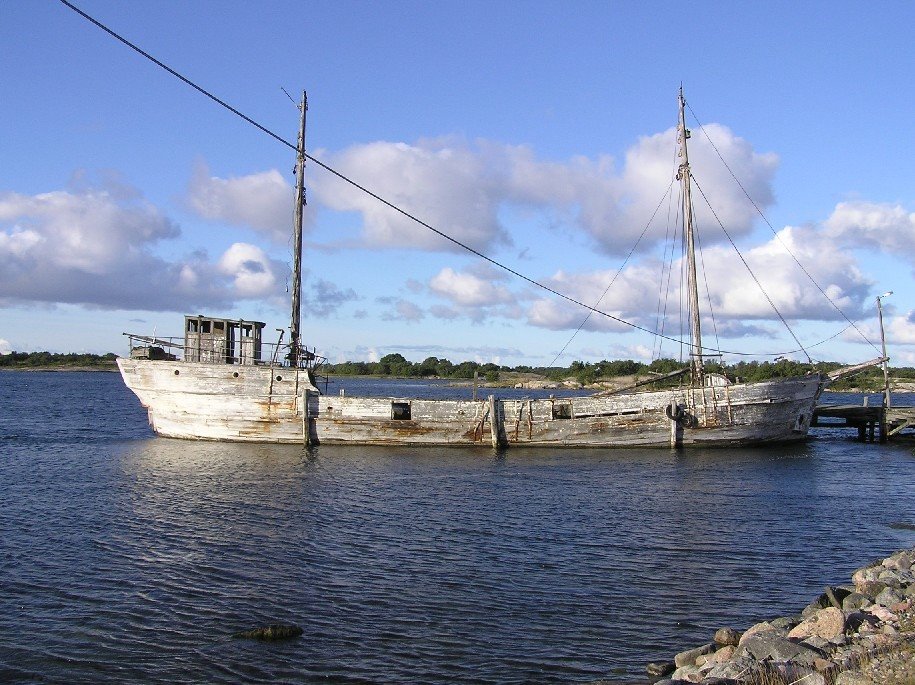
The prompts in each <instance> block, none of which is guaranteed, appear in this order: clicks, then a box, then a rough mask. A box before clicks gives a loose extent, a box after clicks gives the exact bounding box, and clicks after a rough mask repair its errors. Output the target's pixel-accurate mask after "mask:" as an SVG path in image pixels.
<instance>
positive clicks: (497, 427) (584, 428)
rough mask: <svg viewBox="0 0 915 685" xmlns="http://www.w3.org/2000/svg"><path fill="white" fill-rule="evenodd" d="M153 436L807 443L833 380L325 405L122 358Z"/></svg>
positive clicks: (232, 379)
mask: <svg viewBox="0 0 915 685" xmlns="http://www.w3.org/2000/svg"><path fill="white" fill-rule="evenodd" d="M118 366H119V368H120V371H121V375H122V377H123V379H124V382H125V383H126V385H127V387H128V388H130V390H132V391H133V392H134V393H135V394H136V395H137V397H138V398H139V399H140V402H141V404H142V405H143V406H144V407H146V409H147V411H148V413H149V422H150V425H151V427H152V429H153V431H154V432H155V433H156V434H158V435H161V436H164V437H171V438H181V439H191V440H218V441H230V442H255V443H290V444H351V445H430V446H447V445H456V446H461V445H464V446H473V445H476V446H484V447H485V446H489V447H515V446H523V445H529V446H541V447H548V446H563V447H681V446H684V447H686V446H739V445H760V444H768V443H781V442H796V441H799V440H804V439H805V438H806V437H807V433H808V429H809V426H810V421H811V417H812V415H813V409H814V406H815V404H816V401H817V399H818V398H819V395H820V392H821V391H822V388H823V386H824V383H825V377H824V376H822V375H821V374H810V375H807V376H801V377H796V378H788V379H778V380H774V381H764V382H759V383H748V384H731V385H727V386H708V387H704V388H688V387H687V388H672V389H667V390H657V391H649V392H638V393H631V394H618V395H610V396H581V397H573V398H552V397H551V398H545V399H499V398H497V397H495V396H489V397H487V398H484V399H480V400H425V399H413V398H398V397H350V396H332V395H322V394H320V393H319V392H318V390H317V388H315V387H314V385H313V384H312V382H311V378H310V376H309V374H308V372H307V371H306V370H305V369H295V368H289V367H270V366H266V365H258V366H240V365H218V364H207V363H194V362H175V361H152V360H139V359H125V358H120V359H118Z"/></svg>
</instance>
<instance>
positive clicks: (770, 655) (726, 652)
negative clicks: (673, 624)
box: [646, 547, 915, 685]
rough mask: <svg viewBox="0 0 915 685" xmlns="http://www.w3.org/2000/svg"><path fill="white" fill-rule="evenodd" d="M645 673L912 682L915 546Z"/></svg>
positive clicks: (824, 683)
mask: <svg viewBox="0 0 915 685" xmlns="http://www.w3.org/2000/svg"><path fill="white" fill-rule="evenodd" d="M646 671H647V673H648V676H649V678H650V682H652V683H653V684H654V685H684V684H686V683H700V684H704V685H730V684H742V683H747V684H749V683H753V684H757V683H764V684H765V685H788V684H791V683H803V685H869V684H874V685H911V684H913V683H915V547H912V548H909V549H903V550H900V551H898V552H895V553H893V554H891V555H890V556H888V557H887V558H885V559H882V560H879V561H875V562H872V563H870V564H868V565H867V566H863V567H861V568H859V569H858V570H856V571H855V572H854V573H853V574H852V576H851V584H849V585H839V586H827V587H826V588H825V592H824V593H823V594H822V595H820V596H819V597H818V598H816V599H814V600H813V601H812V602H811V603H810V604H809V605H807V607H805V608H804V610H803V611H802V612H801V613H800V614H798V615H795V616H782V617H778V618H774V619H771V620H769V621H763V622H762V623H757V624H756V625H754V626H751V627H749V628H747V629H746V630H745V631H743V632H740V631H737V630H734V629H733V628H730V627H725V628H720V629H718V630H717V631H716V632H715V634H714V636H713V637H712V638H711V639H710V641H709V642H708V643H706V644H704V645H700V646H697V647H694V648H692V649H687V650H685V651H682V652H680V653H678V654H676V655H675V656H674V658H673V659H672V660H671V661H661V662H652V663H650V664H648V665H647V667H646Z"/></svg>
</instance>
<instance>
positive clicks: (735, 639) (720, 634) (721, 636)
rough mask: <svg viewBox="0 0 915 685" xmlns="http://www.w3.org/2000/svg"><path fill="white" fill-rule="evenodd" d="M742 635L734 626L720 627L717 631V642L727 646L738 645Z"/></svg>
mask: <svg viewBox="0 0 915 685" xmlns="http://www.w3.org/2000/svg"><path fill="white" fill-rule="evenodd" d="M740 635H741V633H740V632H739V631H736V630H734V629H733V628H719V629H718V630H716V631H715V644H717V645H721V646H722V647H727V646H728V645H734V646H737V644H738V643H739V642H740Z"/></svg>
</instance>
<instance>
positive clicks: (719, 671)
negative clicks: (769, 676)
mask: <svg viewBox="0 0 915 685" xmlns="http://www.w3.org/2000/svg"><path fill="white" fill-rule="evenodd" d="M761 669H762V667H761V666H760V665H759V663H757V662H756V661H755V660H754V659H752V658H750V657H735V658H733V659H731V660H730V661H726V662H724V663H723V664H718V665H717V666H715V667H714V668H712V669H710V670H709V671H707V672H706V674H705V678H706V680H711V679H714V678H721V679H727V680H736V681H738V682H748V681H750V680H752V679H753V677H754V676H755V675H756V674H758V673H759V672H760V670H761Z"/></svg>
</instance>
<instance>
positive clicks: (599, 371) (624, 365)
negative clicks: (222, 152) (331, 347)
mask: <svg viewBox="0 0 915 685" xmlns="http://www.w3.org/2000/svg"><path fill="white" fill-rule="evenodd" d="M686 366H687V365H686V364H684V363H683V362H680V361H677V360H676V359H656V360H654V361H653V362H651V363H650V364H645V363H642V362H637V361H633V360H632V359H624V360H615V361H608V360H603V361H599V362H593V363H592V362H583V361H574V362H572V363H571V364H570V365H569V366H549V367H547V366H526V365H519V366H500V365H498V364H492V363H488V364H479V363H477V362H470V361H464V362H461V363H459V364H453V363H452V362H450V361H448V360H447V359H439V358H438V357H427V358H426V359H424V360H423V361H422V362H411V361H409V360H407V359H405V358H404V357H403V355H400V354H388V355H385V356H384V357H382V358H381V359H379V360H378V361H377V362H343V363H341V364H326V365H324V366H323V367H322V371H324V372H325V373H329V374H334V375H341V376H396V377H400V378H428V377H432V376H435V377H438V378H456V379H470V378H473V377H474V374H475V373H476V374H478V375H479V376H480V378H484V379H485V380H487V381H490V382H494V381H498V380H499V378H500V374H502V373H506V372H511V373H529V374H536V375H538V376H544V377H546V378H549V379H551V380H555V381H561V380H566V379H569V378H574V379H575V380H577V381H579V382H580V383H582V384H583V385H588V384H590V383H595V382H598V381H600V380H602V379H607V380H609V379H613V378H619V377H620V376H638V377H640V378H642V379H647V378H650V377H651V376H653V375H663V374H668V373H672V372H674V371H677V370H679V369H684V368H686ZM842 366H844V364H840V363H838V362H821V363H819V364H817V365H816V366H814V365H811V364H803V363H801V362H796V361H792V360H789V359H782V360H779V361H777V362H768V361H766V362H758V361H749V362H738V363H736V364H714V363H709V364H706V366H705V368H706V371H708V372H710V373H721V374H724V375H725V376H727V377H728V378H730V379H731V380H735V381H737V380H739V381H744V382H754V381H763V380H768V379H770V378H785V377H789V376H802V375H804V374H806V373H808V372H810V371H814V370H817V371H824V372H828V371H833V370H835V369H838V368H841V367H842ZM892 372H893V373H892V375H893V377H894V378H912V379H915V368H911V367H903V368H894V369H893V370H892ZM882 384H883V371H882V369H881V368H880V367H872V368H870V369H867V370H866V371H863V372H861V373H859V374H857V375H856V376H854V377H853V378H850V379H846V380H844V381H841V382H839V383H836V384H834V385H833V386H832V387H833V388H834V389H837V390H841V389H842V388H851V387H854V388H870V387H873V389H878V388H880V387H882Z"/></svg>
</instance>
